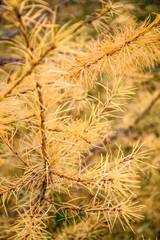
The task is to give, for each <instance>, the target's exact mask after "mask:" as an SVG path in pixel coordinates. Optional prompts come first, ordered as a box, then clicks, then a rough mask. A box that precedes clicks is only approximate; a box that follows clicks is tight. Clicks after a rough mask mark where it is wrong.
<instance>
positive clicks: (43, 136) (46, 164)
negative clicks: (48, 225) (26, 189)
mask: <svg viewBox="0 0 160 240" xmlns="http://www.w3.org/2000/svg"><path fill="white" fill-rule="evenodd" d="M41 88H42V87H41V85H40V84H39V83H38V82H37V83H36V89H37V91H38V100H39V108H40V133H41V150H42V155H43V162H44V171H45V176H44V179H43V182H42V185H41V189H40V194H39V195H38V196H37V198H36V200H35V201H34V203H33V204H32V206H34V209H33V213H34V214H35V213H37V212H38V211H39V208H40V206H41V204H42V202H43V200H44V197H45V193H46V190H47V182H48V176H47V170H48V167H49V157H48V153H47V137H46V126H45V114H44V113H45V107H44V102H43V96H42V89H41Z"/></svg>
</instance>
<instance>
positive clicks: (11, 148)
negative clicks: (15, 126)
mask: <svg viewBox="0 0 160 240" xmlns="http://www.w3.org/2000/svg"><path fill="white" fill-rule="evenodd" d="M0 140H1V141H2V142H3V143H4V144H5V145H6V146H7V147H8V148H9V149H10V150H11V152H12V153H13V154H14V155H15V156H16V157H18V158H19V160H20V161H21V162H23V164H24V165H25V166H27V167H29V165H28V163H27V162H26V161H25V160H24V159H23V158H22V157H21V156H20V154H19V153H18V152H17V151H15V150H14V149H13V147H12V146H11V145H10V144H9V142H8V141H7V140H5V139H4V138H1V137H0Z"/></svg>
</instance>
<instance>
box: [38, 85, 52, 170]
mask: <svg viewBox="0 0 160 240" xmlns="http://www.w3.org/2000/svg"><path fill="white" fill-rule="evenodd" d="M36 88H37V91H38V99H39V107H40V131H41V139H42V142H41V146H42V147H41V149H42V154H43V161H44V166H45V167H46V165H49V158H48V154H47V138H46V126H45V115H44V112H45V107H44V102H43V97H42V91H41V85H40V84H39V83H37V84H36Z"/></svg>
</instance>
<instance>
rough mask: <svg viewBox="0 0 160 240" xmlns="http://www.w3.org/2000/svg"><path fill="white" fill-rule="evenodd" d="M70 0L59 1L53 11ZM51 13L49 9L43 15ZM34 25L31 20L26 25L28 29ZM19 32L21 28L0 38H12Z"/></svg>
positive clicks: (37, 19)
mask: <svg viewBox="0 0 160 240" xmlns="http://www.w3.org/2000/svg"><path fill="white" fill-rule="evenodd" d="M69 2H70V0H64V1H62V2H60V3H58V4H57V5H56V6H55V7H54V8H52V11H54V10H55V9H58V8H60V7H61V6H63V5H65V4H67V3H69ZM49 14H50V12H49V11H47V12H46V13H44V14H43V16H44V17H45V16H47V15H49ZM43 16H39V17H37V18H36V19H35V21H36V22H38V21H39V20H40V19H41V18H42V17H43ZM33 25H34V23H32V22H31V23H30V24H28V25H27V26H26V29H29V28H30V27H32V26H33ZM18 34H20V30H16V31H14V32H12V33H9V34H8V35H6V36H3V37H1V38H0V41H3V40H7V39H10V38H12V37H15V36H16V35H18Z"/></svg>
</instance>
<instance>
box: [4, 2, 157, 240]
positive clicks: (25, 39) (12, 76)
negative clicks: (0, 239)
mask: <svg viewBox="0 0 160 240" xmlns="http://www.w3.org/2000/svg"><path fill="white" fill-rule="evenodd" d="M100 2H101V5H102V8H101V9H100V10H98V11H97V12H96V13H95V15H94V16H93V17H92V18H91V19H89V20H88V19H87V20H84V21H80V22H77V23H74V24H72V23H71V22H69V23H66V24H64V25H63V26H59V25H58V24H57V23H56V14H57V8H58V7H55V9H54V10H52V9H50V8H49V6H48V5H47V4H46V2H45V1H42V0H32V1H28V0H14V1H13V0H5V1H3V18H4V19H5V23H6V26H5V27H6V28H7V29H9V31H11V30H12V31H13V30H15V29H16V30H18V34H16V35H14V36H13V37H12V36H10V37H3V38H1V41H0V44H1V45H2V46H5V47H7V51H8V52H9V55H10V63H9V62H8V64H6V60H5V59H4V62H3V63H4V64H1V65H4V66H3V67H1V69H0V72H1V83H0V89H1V91H0V113H1V114H0V140H1V148H0V151H1V159H0V160H1V162H0V163H1V169H2V171H1V172H2V174H1V179H0V196H1V203H2V207H3V209H4V211H5V214H6V215H7V216H8V219H9V221H10V223H11V227H10V228H9V229H8V230H7V231H6V229H5V227H4V229H3V230H4V236H5V237H6V236H7V239H27V240H29V239H30V240H31V239H57V240H58V239H59V240H60V239H77V240H78V239H96V238H97V239H100V238H101V236H102V235H103V231H104V230H105V229H106V228H107V229H109V231H112V229H113V227H114V225H115V223H116V222H117V221H119V222H120V224H121V226H122V227H123V229H124V230H125V229H126V228H127V227H130V228H132V226H131V221H136V220H140V219H142V215H141V209H142V208H143V206H142V205H140V204H139V203H138V201H137V200H136V193H135V189H136V188H138V187H139V175H138V171H139V170H141V168H143V167H144V166H145V165H146V164H147V163H146V158H147V157H148V152H147V151H143V150H142V149H141V147H142V146H141V144H140V143H137V144H135V146H133V150H132V151H131V152H130V154H128V155H125V154H124V153H123V151H122V149H121V148H120V147H119V146H117V147H116V149H117V150H116V151H115V152H114V153H113V152H111V151H110V150H109V148H107V147H105V146H104V145H107V146H108V145H109V141H110V140H111V136H112V135H113V130H112V126H113V124H114V119H115V118H117V117H118V115H122V113H123V112H124V103H125V101H126V99H128V98H130V97H131V96H132V94H133V93H134V89H132V88H130V87H128V86H126V85H125V84H124V83H123V77H125V75H126V74H132V73H135V71H140V70H142V69H144V68H145V67H148V68H150V67H153V66H154V65H155V64H157V63H159V62H160V41H159V40H160V28H159V22H160V15H157V16H156V17H155V20H154V21H153V22H152V23H151V22H150V19H149V18H148V19H146V20H145V21H144V22H143V23H142V24H140V25H138V24H137V23H136V21H135V20H134V19H133V18H131V17H129V16H128V19H129V21H128V23H127V24H123V23H122V24H121V25H120V24H118V21H117V22H116V20H117V19H118V18H119V17H120V15H121V16H122V15H123V14H124V9H123V6H121V5H120V4H112V3H111V2H110V1H108V2H105V1H100ZM112 21H113V23H112ZM111 23H112V27H111V28H109V25H110V24H111ZM109 30H110V31H109ZM13 62H14V65H13V64H12V63H13ZM15 63H16V64H15ZM102 148H104V149H105V151H103V154H101V152H100V151H98V152H96V151H94V150H95V149H102ZM94 153H95V154H94ZM90 156H91V157H90ZM57 216H61V220H62V221H63V220H64V221H63V223H64V225H65V226H64V225H63V224H61V226H60V227H59V229H58V230H56V231H55V229H54V228H55V226H56V220H55V219H56V218H57ZM15 219H16V220H15ZM6 226H7V225H6ZM49 226H51V227H50V228H51V229H50V228H49ZM53 229H54V230H53ZM62 231H63V232H62ZM5 237H4V238H5Z"/></svg>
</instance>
